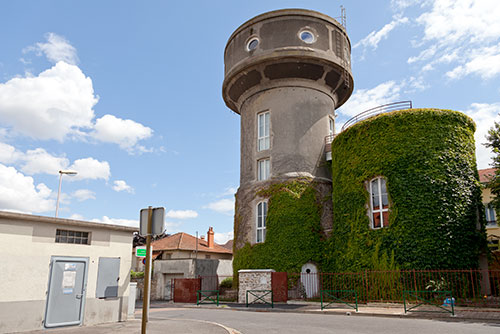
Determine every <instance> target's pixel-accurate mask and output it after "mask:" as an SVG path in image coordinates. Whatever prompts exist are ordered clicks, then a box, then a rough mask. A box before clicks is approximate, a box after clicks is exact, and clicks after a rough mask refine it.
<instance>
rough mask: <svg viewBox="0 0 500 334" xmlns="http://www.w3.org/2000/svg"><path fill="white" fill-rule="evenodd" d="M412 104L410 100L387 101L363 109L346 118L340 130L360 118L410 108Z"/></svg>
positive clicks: (363, 118) (360, 119)
mask: <svg viewBox="0 0 500 334" xmlns="http://www.w3.org/2000/svg"><path fill="white" fill-rule="evenodd" d="M412 108H413V105H412V102H411V101H400V102H394V103H389V104H384V105H381V106H378V107H375V108H371V109H368V110H365V111H363V112H362V113H359V114H357V115H356V116H354V117H352V118H351V119H349V120H347V122H345V123H344V125H343V126H342V130H340V131H341V132H342V131H344V130H346V129H347V128H348V127H350V126H351V125H354V124H356V123H357V122H360V121H362V120H365V119H367V118H370V117H372V116H375V115H378V114H383V113H386V112H391V111H397V110H403V109H412Z"/></svg>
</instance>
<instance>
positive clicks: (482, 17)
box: [417, 0, 500, 45]
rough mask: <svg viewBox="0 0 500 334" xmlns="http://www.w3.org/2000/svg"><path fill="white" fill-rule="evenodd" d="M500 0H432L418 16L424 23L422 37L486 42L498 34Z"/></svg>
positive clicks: (442, 41)
mask: <svg viewBox="0 0 500 334" xmlns="http://www.w3.org/2000/svg"><path fill="white" fill-rule="evenodd" d="M499 17H500V2H498V1H491V0H435V1H434V2H433V6H432V9H431V10H430V11H429V12H426V13H424V14H422V15H421V16H420V17H418V18H417V22H418V23H421V24H423V25H424V26H425V31H424V32H425V36H424V39H426V40H429V41H433V42H437V43H439V44H441V45H454V44H456V43H457V42H461V43H463V42H464V41H469V42H473V43H476V42H487V41H492V40H497V39H498V37H499V36H500V20H499V19H498V18H499Z"/></svg>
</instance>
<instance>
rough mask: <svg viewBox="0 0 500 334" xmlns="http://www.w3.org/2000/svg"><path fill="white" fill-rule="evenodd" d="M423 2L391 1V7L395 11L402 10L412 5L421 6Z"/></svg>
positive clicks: (417, 0) (408, 0) (412, 0)
mask: <svg viewBox="0 0 500 334" xmlns="http://www.w3.org/2000/svg"><path fill="white" fill-rule="evenodd" d="M422 2H424V1H423V0H391V7H392V8H394V9H396V10H402V9H405V8H408V7H411V6H414V5H418V4H422Z"/></svg>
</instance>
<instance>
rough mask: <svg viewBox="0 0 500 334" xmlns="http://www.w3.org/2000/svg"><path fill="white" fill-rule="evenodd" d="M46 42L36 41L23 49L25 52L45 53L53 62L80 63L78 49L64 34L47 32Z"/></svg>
mask: <svg viewBox="0 0 500 334" xmlns="http://www.w3.org/2000/svg"><path fill="white" fill-rule="evenodd" d="M45 38H46V39H47V42H46V43H36V44H35V45H34V46H29V47H27V48H25V49H24V50H23V52H24V53H26V52H30V51H35V52H36V53H37V55H39V56H41V55H42V54H44V55H45V56H46V57H47V59H48V60H49V61H51V62H53V63H57V62H59V61H64V62H65V63H68V64H73V65H75V64H76V63H78V56H77V55H76V49H75V48H74V47H73V46H72V45H71V44H70V43H69V42H68V41H67V40H66V39H65V38H64V37H62V36H59V35H57V34H54V33H52V32H49V33H47V34H45Z"/></svg>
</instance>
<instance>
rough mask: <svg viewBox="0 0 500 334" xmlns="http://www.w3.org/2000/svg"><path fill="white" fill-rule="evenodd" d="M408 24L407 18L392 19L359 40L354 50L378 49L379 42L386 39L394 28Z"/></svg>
mask: <svg viewBox="0 0 500 334" xmlns="http://www.w3.org/2000/svg"><path fill="white" fill-rule="evenodd" d="M407 22H408V18H407V17H394V18H393V20H392V21H391V22H389V23H387V24H386V25H385V26H383V27H382V29H380V30H379V31H375V30H374V31H372V32H371V33H369V34H368V35H367V36H366V37H365V38H363V39H362V40H360V41H359V42H358V43H356V44H354V48H357V47H359V46H363V47H364V48H368V47H371V48H372V49H373V50H375V49H376V48H377V47H378V44H379V43H380V41H381V40H383V39H387V37H388V36H389V33H390V32H391V31H392V30H393V29H394V28H396V27H397V26H398V25H401V24H404V23H407Z"/></svg>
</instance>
